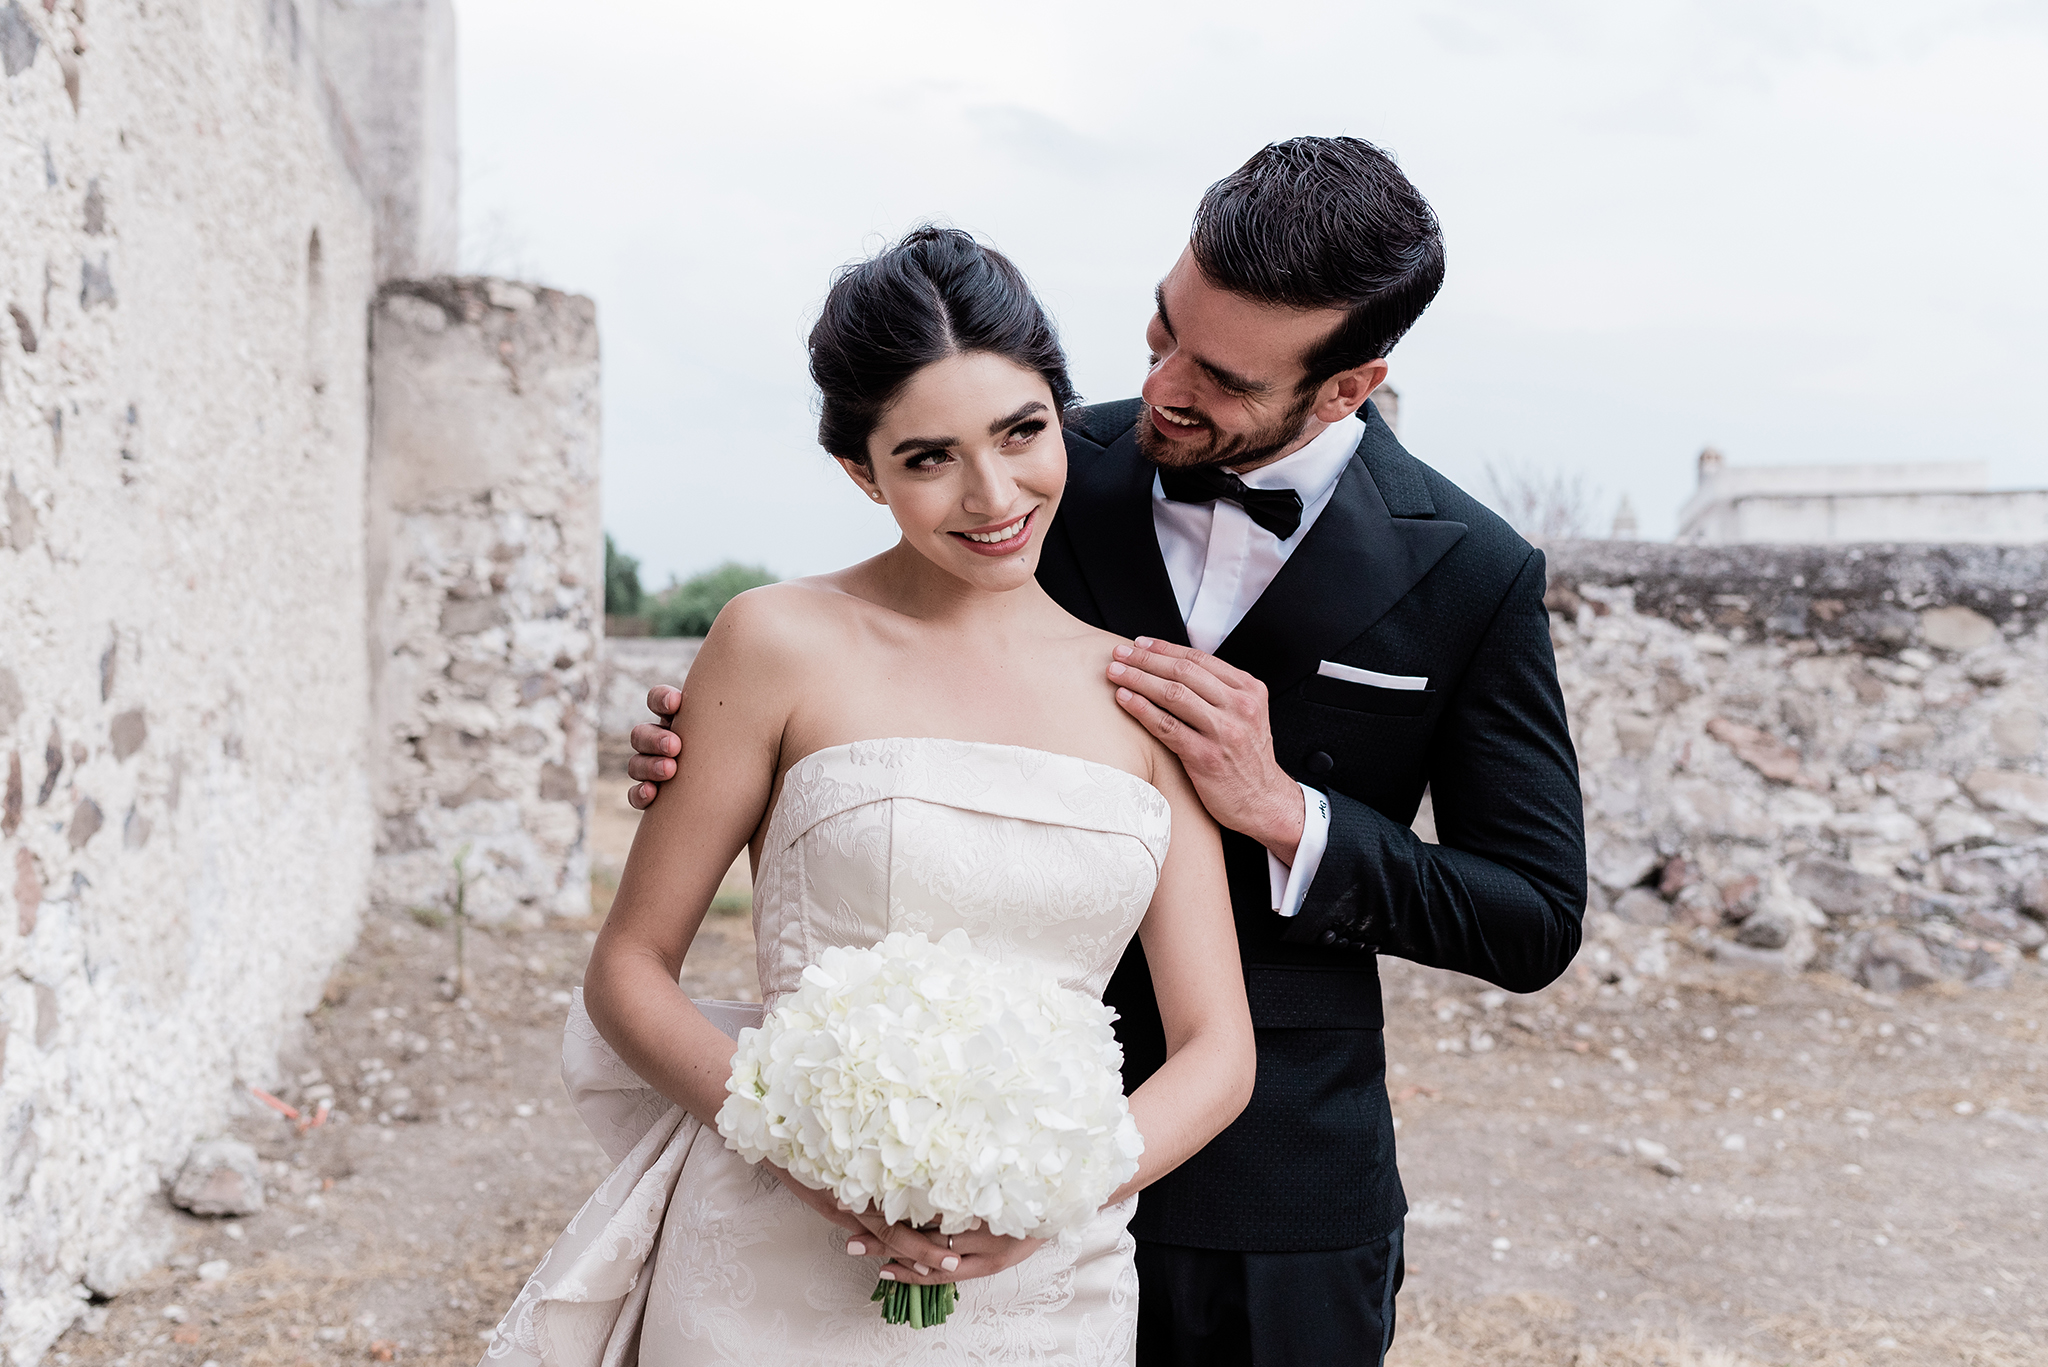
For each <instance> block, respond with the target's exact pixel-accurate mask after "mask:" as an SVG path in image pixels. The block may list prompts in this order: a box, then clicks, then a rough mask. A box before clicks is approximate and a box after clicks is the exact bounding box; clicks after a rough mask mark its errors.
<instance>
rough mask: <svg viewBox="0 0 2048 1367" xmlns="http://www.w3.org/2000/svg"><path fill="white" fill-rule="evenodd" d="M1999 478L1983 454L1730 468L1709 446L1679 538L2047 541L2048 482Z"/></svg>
mask: <svg viewBox="0 0 2048 1367" xmlns="http://www.w3.org/2000/svg"><path fill="white" fill-rule="evenodd" d="M1990 484H1991V476H1990V469H1989V467H1988V466H1987V465H1985V463H1984V462H1982V461H1927V462H1920V463H1914V464H1906V465H1748V466H1744V465H1734V466H1731V465H1729V464H1728V463H1727V460H1726V459H1725V458H1724V457H1723V456H1722V455H1721V453H1720V452H1719V451H1716V450H1715V449H1713V448H1712V447H1711V446H1710V447H1708V448H1707V449H1706V450H1704V451H1702V452H1700V458H1699V487H1698V488H1697V489H1696V490H1695V491H1694V493H1693V496H1692V498H1691V499H1689V500H1687V502H1686V504H1685V506H1684V507H1683V508H1681V509H1679V512H1678V535H1677V536H1676V537H1675V538H1673V539H1674V540H1676V541H1679V542H1681V543H1688V544H1692V545H1702V546H1714V545H1735V544H1741V543H1749V542H1759V541H1775V542H1794V543H1799V544H1805V545H1824V544H1828V543H1831V542H1834V543H1839V542H1851V541H1856V542H1869V541H1890V542H1914V541H1924V542H1975V543H1978V544H1984V545H2027V544H2032V543H2036V542H2044V541H2048V489H2005V490H1994V489H1992V488H1991V487H1990ZM1618 521H1619V519H1618V518H1617V523H1618ZM1617 531H1618V527H1617Z"/></svg>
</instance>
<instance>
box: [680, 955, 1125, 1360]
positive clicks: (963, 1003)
mask: <svg viewBox="0 0 2048 1367" xmlns="http://www.w3.org/2000/svg"><path fill="white" fill-rule="evenodd" d="M1115 1019H1116V1013H1115V1012H1113V1011H1111V1010H1110V1009H1109V1008H1108V1007H1106V1006H1104V1005H1103V1004H1102V1003H1101V1002H1100V1001H1098V1000H1096V999H1095V998H1093V997H1090V996H1088V995H1087V994H1086V993H1082V992H1076V991H1073V990H1072V989H1070V988H1065V987H1061V986H1060V985H1059V983H1058V982H1056V981H1055V980H1054V979H1053V978H1052V977H1051V976H1050V975H1049V974H1046V973H1044V972H1042V971H1040V970H1037V969H1035V968H1030V967H1025V966H1022V965H1014V964H999V963H997V962H996V961H995V960H993V959H990V958H987V957H985V956H983V955H981V954H977V953H975V952H974V950H973V949H972V948H971V947H970V946H969V942H968V939H967V933H966V932H965V931H962V930H954V931H951V932H949V933H948V934H947V935H946V936H944V937H943V938H942V939H940V940H939V941H938V942H937V943H933V942H932V941H931V940H929V939H927V938H926V937H925V936H924V935H923V934H914V935H913V934H907V933H905V932H902V931H897V932H895V933H894V934H891V935H889V936H888V937H886V938H885V939H883V940H882V941H881V943H879V944H877V945H874V946H872V947H869V948H865V949H854V948H833V949H828V950H826V951H825V953H824V954H823V956H822V957H820V959H819V960H818V962H817V963H815V964H812V965H811V966H810V967H808V968H806V969H805V970H804V974H803V981H802V984H801V986H799V987H798V988H797V990H796V991H794V992H792V993H790V994H789V995H788V996H786V997H784V998H783V999H782V1000H781V1001H779V1002H778V1003H777V1004H776V1006H775V1009H774V1010H772V1011H770V1012H769V1013H768V1014H767V1016H766V1018H765V1019H764V1020H763V1021H762V1022H761V1024H760V1026H759V1027H758V1028H754V1029H748V1030H743V1031H741V1032H740V1037H739V1052H738V1053H737V1054H736V1055H734V1057H733V1066H732V1077H731V1079H730V1080H729V1081H728V1082H727V1083H726V1091H727V1093H728V1095H727V1098H726V1102H725V1105H724V1106H723V1107H721V1108H720V1110H719V1112H718V1132H719V1133H720V1134H722V1135H724V1136H725V1141H726V1144H727V1146H728V1147H729V1148H732V1149H734V1150H736V1151H737V1152H738V1153H739V1155H740V1156H741V1157H742V1158H745V1159H746V1160H747V1161H748V1162H749V1163H758V1162H761V1161H762V1160H763V1159H766V1160H767V1161H769V1162H771V1163H774V1164H776V1165H777V1166H778V1167H780V1168H782V1169H783V1170H784V1171H786V1172H788V1173H789V1174H790V1175H791V1176H793V1177H795V1178H796V1179H797V1180H798V1181H799V1182H802V1183H803V1184H804V1185H805V1186H807V1187H811V1188H812V1189H814V1190H819V1191H829V1192H831V1193H832V1195H833V1196H834V1197H835V1198H836V1199H837V1200H838V1201H839V1202H840V1203H841V1204H842V1205H844V1206H846V1207H847V1208H848V1209H849V1210H854V1211H862V1210H867V1209H870V1208H875V1209H879V1210H880V1211H881V1212H882V1214H883V1215H884V1216H885V1217H886V1218H887V1219H888V1220H890V1221H891V1222H892V1223H894V1222H906V1223H909V1224H911V1225H914V1226H917V1227H920V1228H923V1227H927V1226H930V1225H932V1224H933V1223H936V1224H937V1227H938V1230H939V1232H940V1233H941V1234H958V1233H960V1232H962V1231H963V1230H967V1229H970V1228H972V1227H973V1226H974V1225H975V1224H976V1223H977V1222H978V1223H980V1224H981V1225H983V1226H985V1227H986V1228H987V1229H988V1230H989V1231H990V1232H992V1233H995V1234H1003V1235H1013V1236H1017V1237H1022V1238H1050V1237H1053V1236H1055V1235H1058V1234H1060V1233H1061V1232H1063V1231H1066V1230H1071V1229H1078V1228H1079V1227H1081V1226H1082V1225H1085V1224H1086V1223H1087V1222H1088V1221H1089V1219H1091V1218H1092V1217H1093V1216H1094V1214H1095V1212H1096V1211H1097V1210H1098V1209H1100V1208H1101V1206H1102V1203H1103V1202H1104V1201H1106V1200H1107V1199H1108V1198H1109V1195H1110V1193H1112V1192H1114V1191H1115V1190H1116V1189H1117V1188H1118V1187H1120V1186H1122V1185H1123V1184H1124V1183H1125V1182H1126V1181H1128V1180H1129V1179H1130V1177H1131V1175H1132V1174H1133V1173H1135V1172H1136V1171H1137V1170H1138V1155H1139V1154H1141V1153H1142V1152H1144V1147H1145V1145H1144V1140H1143V1139H1142V1137H1140V1135H1139V1134H1138V1127H1137V1124H1136V1122H1135V1121H1133V1120H1132V1119H1131V1112H1130V1107H1129V1106H1128V1105H1126V1104H1125V1101H1124V1093H1123V1079H1122V1077H1121V1076H1120V1073H1119V1070H1120V1069H1121V1067H1122V1065H1123V1050H1122V1048H1121V1047H1120V1046H1119V1045H1118V1044H1117V1042H1116V1036H1115V1035H1114V1034H1113V1033H1112V1032H1111V1030H1110V1023H1111V1022H1112V1021H1114V1020H1115ZM874 1298H875V1299H876V1300H878V1301H880V1302H882V1316H883V1318H884V1319H885V1320H887V1321H888V1322H889V1323H891V1324H910V1325H912V1326H914V1327H917V1328H924V1327H926V1326H929V1325H934V1324H939V1323H942V1322H943V1321H944V1320H945V1318H946V1316H947V1314H948V1313H950V1312H951V1310H952V1308H953V1305H954V1302H955V1300H956V1292H955V1289H954V1287H952V1286H951V1285H946V1286H924V1287H920V1286H910V1285H907V1284H905V1283H901V1282H894V1281H883V1282H880V1283H879V1284H878V1285H877V1286H876V1287H875V1296H874Z"/></svg>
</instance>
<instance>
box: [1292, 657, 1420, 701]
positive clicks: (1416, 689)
mask: <svg viewBox="0 0 2048 1367" xmlns="http://www.w3.org/2000/svg"><path fill="white" fill-rule="evenodd" d="M1316 673H1318V674H1320V675H1322V676H1323V677H1324V678H1326V679H1342V680H1344V681H1345V682H1346V683H1356V684H1369V685H1371V686H1372V687H1374V688H1395V689H1399V690H1400V691H1401V692H1403V693H1421V692H1423V691H1425V690H1426V689H1428V687H1429V676H1428V675H1427V674H1421V675H1417V674H1381V673H1378V672H1376V671H1374V670H1370V669H1354V668H1352V667H1351V666H1350V665H1340V664H1334V663H1332V662H1331V661H1329V660H1325V661H1323V662H1322V663H1321V664H1319V665H1317V666H1316Z"/></svg>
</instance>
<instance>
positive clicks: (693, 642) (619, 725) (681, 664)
mask: <svg viewBox="0 0 2048 1367" xmlns="http://www.w3.org/2000/svg"><path fill="white" fill-rule="evenodd" d="M703 644H704V641H703V638H701V637H697V636H608V637H606V638H605V642H604V665H603V673H602V674H601V675H600V684H599V688H598V695H597V696H598V717H597V727H598V734H597V743H598V749H599V750H600V752H601V753H602V754H603V756H604V758H605V761H606V762H607V763H610V764H616V765H620V766H623V765H624V764H625V762H626V761H627V760H628V759H630V758H632V755H633V745H632V742H631V741H630V740H628V739H627V737H628V736H630V735H631V734H632V731H633V728H634V727H636V726H638V725H639V724H640V723H641V722H644V721H653V720H654V718H653V716H652V715H651V714H650V713H649V712H648V711H647V690H648V689H650V688H653V687H654V686H655V685H656V684H666V685H668V686H669V687H671V688H680V687H682V684H683V677H684V676H685V675H687V674H688V673H689V672H690V662H691V661H692V660H695V659H696V658H697V649H698V647H700V646H702V645H703Z"/></svg>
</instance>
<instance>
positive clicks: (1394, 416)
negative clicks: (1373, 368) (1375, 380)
mask: <svg viewBox="0 0 2048 1367" xmlns="http://www.w3.org/2000/svg"><path fill="white" fill-rule="evenodd" d="M1372 406H1373V407H1374V408H1377V409H1379V411H1380V416H1381V417H1383V418H1385V419H1386V420H1387V430H1388V431H1390V432H1392V433H1393V434H1394V435H1395V436H1397V437H1398V436H1400V435H1401V391H1400V390H1398V389H1396V388H1394V386H1392V385H1390V384H1383V385H1381V386H1380V387H1379V388H1378V389H1375V390H1374V391H1373V392H1372Z"/></svg>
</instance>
